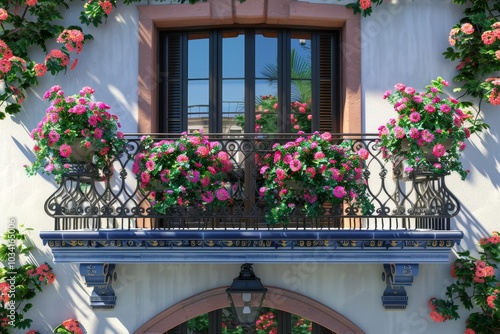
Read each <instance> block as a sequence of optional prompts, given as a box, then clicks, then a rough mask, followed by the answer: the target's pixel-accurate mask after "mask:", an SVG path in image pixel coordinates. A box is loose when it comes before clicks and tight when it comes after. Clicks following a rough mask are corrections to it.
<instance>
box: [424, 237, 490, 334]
mask: <svg viewBox="0 0 500 334" xmlns="http://www.w3.org/2000/svg"><path fill="white" fill-rule="evenodd" d="M479 246H480V248H481V250H480V251H479V258H476V257H474V256H472V255H471V252H470V251H468V250H467V251H464V252H460V253H458V254H459V256H460V257H459V258H458V259H456V260H455V261H454V262H453V264H452V265H451V276H452V277H453V278H454V279H455V282H454V283H452V284H451V285H449V286H448V287H447V288H446V296H447V299H438V298H431V299H430V300H429V307H430V310H431V312H430V317H431V318H432V320H434V321H436V322H445V321H447V320H450V319H454V320H456V319H459V318H460V315H459V314H458V309H459V305H457V302H460V303H462V305H463V307H464V308H465V309H466V310H474V312H473V313H471V314H470V315H469V316H468V319H467V321H466V330H465V334H498V333H500V298H499V296H500V281H499V279H498V276H497V272H496V270H498V263H499V262H500V234H499V233H498V232H493V233H492V234H491V236H490V237H487V238H486V237H485V238H482V239H481V240H480V241H479Z"/></svg>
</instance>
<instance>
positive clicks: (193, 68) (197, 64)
mask: <svg viewBox="0 0 500 334" xmlns="http://www.w3.org/2000/svg"><path fill="white" fill-rule="evenodd" d="M208 41H209V40H208V34H190V35H189V40H188V62H189V66H188V83H187V85H188V107H187V113H188V120H187V121H188V132H192V131H194V130H197V129H201V130H203V132H205V133H208V132H209V126H208V125H209V124H208V116H209V59H208V57H207V55H208V48H209V43H208Z"/></svg>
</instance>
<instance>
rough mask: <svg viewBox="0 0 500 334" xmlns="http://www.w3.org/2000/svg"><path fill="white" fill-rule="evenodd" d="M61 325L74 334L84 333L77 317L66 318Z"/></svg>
mask: <svg viewBox="0 0 500 334" xmlns="http://www.w3.org/2000/svg"><path fill="white" fill-rule="evenodd" d="M61 325H62V326H63V327H64V328H65V329H66V330H67V331H69V332H70V333H72V334H83V330H82V329H81V328H80V323H79V322H78V321H77V320H75V319H68V320H64V321H63V322H62V324H61Z"/></svg>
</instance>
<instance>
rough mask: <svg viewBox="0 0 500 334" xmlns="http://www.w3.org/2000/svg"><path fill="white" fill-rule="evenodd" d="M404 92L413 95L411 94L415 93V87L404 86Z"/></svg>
mask: <svg viewBox="0 0 500 334" xmlns="http://www.w3.org/2000/svg"><path fill="white" fill-rule="evenodd" d="M405 93H406V94H410V95H413V94H415V88H413V87H406V88H405Z"/></svg>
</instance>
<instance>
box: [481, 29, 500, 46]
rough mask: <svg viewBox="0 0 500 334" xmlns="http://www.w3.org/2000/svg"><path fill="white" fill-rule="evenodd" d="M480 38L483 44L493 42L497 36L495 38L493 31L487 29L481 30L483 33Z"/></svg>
mask: <svg viewBox="0 0 500 334" xmlns="http://www.w3.org/2000/svg"><path fill="white" fill-rule="evenodd" d="M481 39H482V41H483V43H484V44H486V45H489V44H493V43H494V42H495V40H496V39H497V38H496V36H495V33H494V32H493V31H491V30H488V31H485V32H483V34H482V35H481Z"/></svg>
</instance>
